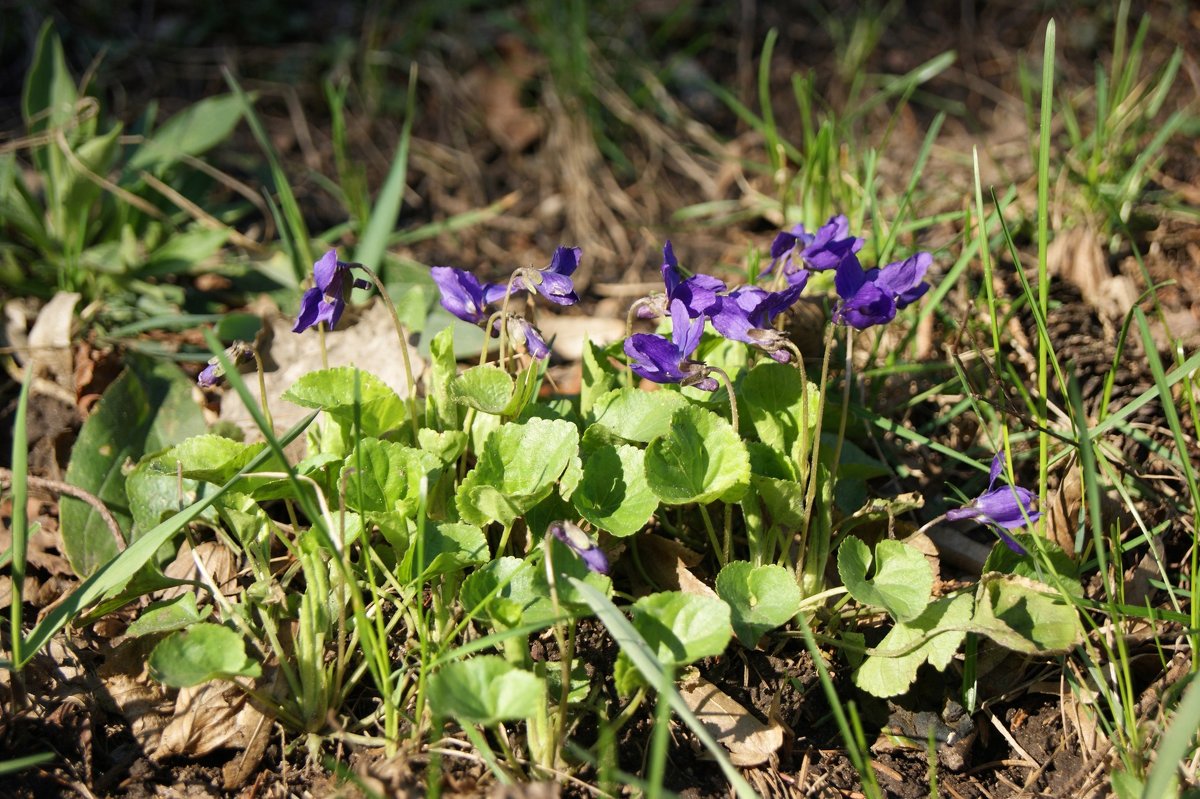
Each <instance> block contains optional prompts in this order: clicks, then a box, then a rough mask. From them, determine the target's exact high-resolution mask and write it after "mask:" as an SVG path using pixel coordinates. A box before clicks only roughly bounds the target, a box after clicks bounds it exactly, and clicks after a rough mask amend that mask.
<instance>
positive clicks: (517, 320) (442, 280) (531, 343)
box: [432, 247, 582, 359]
mask: <svg viewBox="0 0 1200 799" xmlns="http://www.w3.org/2000/svg"><path fill="white" fill-rule="evenodd" d="M581 254H582V250H580V249H579V248H578V247H559V248H558V249H556V250H555V251H554V255H553V257H552V258H551V259H550V265H549V266H547V267H546V268H545V269H529V268H520V269H517V270H516V271H514V272H513V274H512V276H511V277H510V279H509V280H508V282H507V283H480V282H479V279H478V278H477V277H475V275H474V274H472V273H471V272H468V271H467V270H465V269H455V268H453V267H449V266H435V267H433V269H432V273H433V281H434V283H436V284H437V287H438V289H439V290H440V291H441V295H442V307H443V308H445V309H446V310H447V311H449V312H450V313H452V314H454V315H455V316H457V317H458V318H459V319H462V320H463V321H464V322H469V323H471V324H473V325H479V326H481V327H482V326H483V325H485V324H487V320H488V319H489V318H490V317H491V312H490V311H489V310H488V306H489V305H492V304H494V303H499V302H503V300H504V297H505V294H509V293H510V289H509V286H510V285H511V287H512V288H511V293H516V292H519V291H534V292H537V293H538V294H540V295H541V296H542V297H544V298H545V299H547V300H549V301H550V302H552V303H555V304H556V305H574V304H575V303H577V302H579V296H578V295H577V294H576V293H575V287H574V284H573V283H572V280H571V275H572V274H574V272H575V270H576V269H577V268H578V267H579V257H580V255H581ZM500 324H501V322H499V321H498V322H497V323H496V324H495V325H494V326H493V331H498V330H499V329H500ZM503 324H504V326H505V327H504V331H505V333H507V334H508V335H509V336H510V337H512V338H513V339H514V340H517V341H523V342H524V344H525V349H526V351H527V352H528V353H529V354H530V355H532V356H533V357H534V358H538V359H541V358H545V357H547V356H548V355H549V354H550V348H549V347H547V346H546V342H545V340H543V338H542V336H541V333H539V332H538V330H537V328H536V327H534V326H533V325H532V324H531V323H530V322H529V321H528V320H526V319H525V317H523V316H521V315H520V314H515V313H509V314H507V318H505V319H504V320H503Z"/></svg>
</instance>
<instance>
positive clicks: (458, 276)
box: [430, 266, 504, 325]
mask: <svg viewBox="0 0 1200 799" xmlns="http://www.w3.org/2000/svg"><path fill="white" fill-rule="evenodd" d="M430 272H431V273H432V275H433V282H434V283H436V284H437V287H438V289H439V290H440V291H441V294H442V307H443V308H445V309H446V310H447V311H449V312H450V313H452V314H454V315H455V316H457V317H458V318H459V319H461V320H463V321H464V322H470V323H471V324H473V325H481V324H483V323H484V322H486V321H487V318H488V316H489V314H488V311H487V305H488V303H491V302H495V301H497V300H499V299H502V298H503V297H504V286H501V285H498V284H496V283H482V284H481V283H480V282H479V278H477V277H475V275H474V274H472V273H471V272H468V271H467V270H465V269H455V268H453V267H450V266H435V267H433V269H431V270H430Z"/></svg>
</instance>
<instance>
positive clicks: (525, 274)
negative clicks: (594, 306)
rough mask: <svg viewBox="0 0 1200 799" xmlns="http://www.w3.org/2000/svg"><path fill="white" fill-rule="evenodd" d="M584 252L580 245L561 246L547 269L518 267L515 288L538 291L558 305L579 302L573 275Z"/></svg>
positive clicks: (514, 282)
mask: <svg viewBox="0 0 1200 799" xmlns="http://www.w3.org/2000/svg"><path fill="white" fill-rule="evenodd" d="M582 253H583V250H581V249H580V248H578V247H559V248H558V249H556V250H555V251H554V255H553V256H552V257H551V258H550V265H549V266H547V267H546V268H545V269H518V270H517V272H516V275H517V277H516V279H515V280H513V290H514V291H516V290H518V289H520V290H524V291H536V292H537V293H538V294H541V295H542V296H543V297H545V298H546V299H548V300H550V302H553V303H555V304H556V305H574V304H575V303H577V302H579V295H577V294H576V293H575V285H574V283H572V282H571V275H573V274H574V273H575V270H576V269H577V268H578V267H579V257H580V255H582ZM501 296H503V291H501Z"/></svg>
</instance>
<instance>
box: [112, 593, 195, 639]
mask: <svg viewBox="0 0 1200 799" xmlns="http://www.w3.org/2000/svg"><path fill="white" fill-rule="evenodd" d="M211 614H212V605H205V606H204V610H203V611H201V610H200V609H199V608H197V607H196V595H195V594H193V593H190V592H189V593H186V594H180V595H179V596H177V597H175V598H174V599H167V600H163V601H162V602H151V603H150V604H149V605H147V606H146V609H145V610H143V611H142V612H141V613H140V614H138V617H137V618H136V619H134V621H133V623H132V624H130V625H129V627H127V628H126V629H125V634H126V635H127V636H129V637H130V638H137V637H139V636H142V635H156V634H161V633H169V632H174V631H175V630H184V629H187V628H188V627H191V626H193V625H196V624H199V623H200V622H202V621H204V620H205V619H206V618H208V616H209V615H211Z"/></svg>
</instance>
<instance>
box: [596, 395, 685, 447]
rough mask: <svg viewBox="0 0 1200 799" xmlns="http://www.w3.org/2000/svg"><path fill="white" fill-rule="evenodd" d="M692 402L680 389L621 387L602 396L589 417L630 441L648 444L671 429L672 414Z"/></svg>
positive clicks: (597, 400)
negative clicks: (689, 401)
mask: <svg viewBox="0 0 1200 799" xmlns="http://www.w3.org/2000/svg"><path fill="white" fill-rule="evenodd" d="M688 405H689V403H688V401H687V399H685V398H684V397H683V395H681V394H679V392H677V391H642V390H641V389H637V388H618V389H616V390H614V391H610V392H608V393H607V394H603V395H601V396H600V397H598V398H597V399H596V401H595V404H594V405H593V407H592V413H591V416H590V418H588V422H589V424H602V425H604V426H605V427H607V428H608V429H609V430H611V431H612V432H613V433H614V434H615V435H617V436H619V437H621V438H623V439H625V440H626V441H637V442H639V443H642V444H647V443H649V442H650V441H653V440H654V439H656V438H658V437H659V436H662V435H665V434H666V433H667V432H668V431H669V430H670V429H671V416H672V415H673V414H674V413H675V411H677V410H678V409H680V408H684V407H687V406H688Z"/></svg>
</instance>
